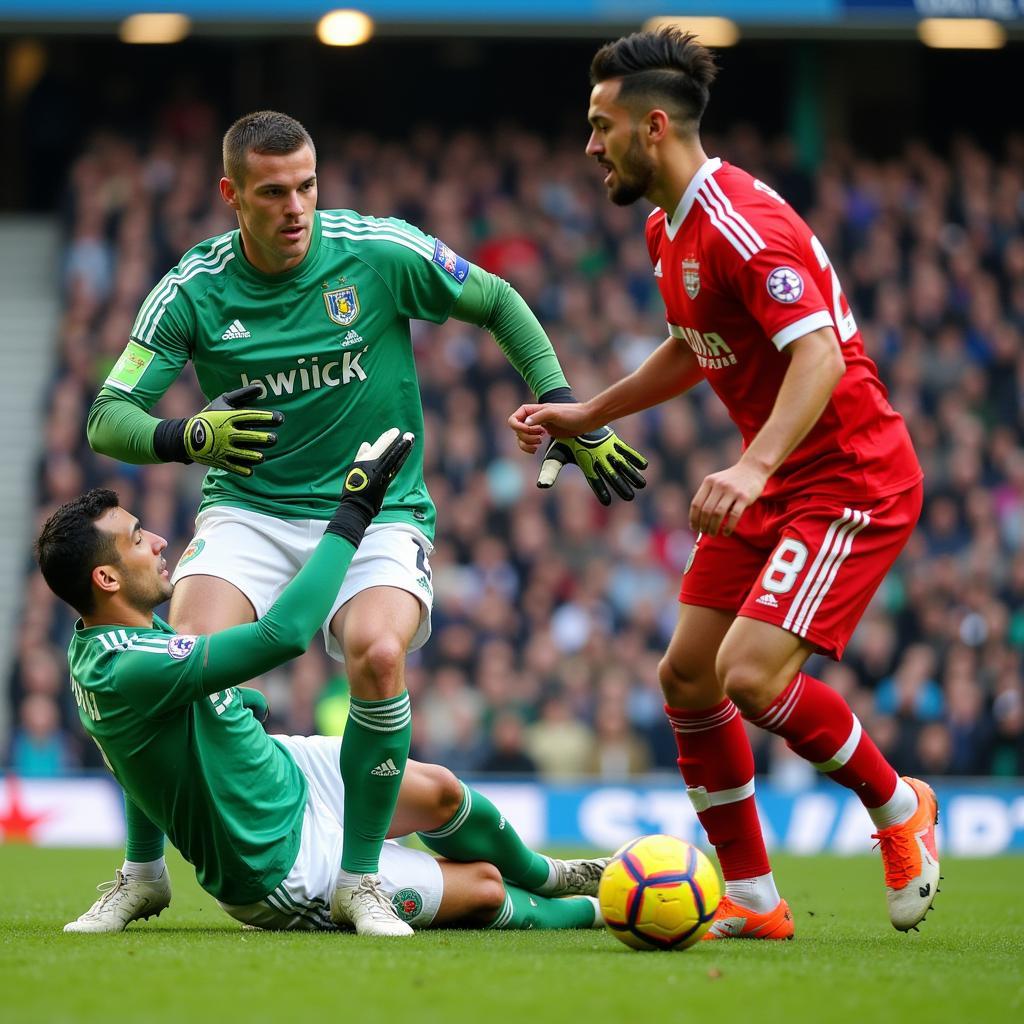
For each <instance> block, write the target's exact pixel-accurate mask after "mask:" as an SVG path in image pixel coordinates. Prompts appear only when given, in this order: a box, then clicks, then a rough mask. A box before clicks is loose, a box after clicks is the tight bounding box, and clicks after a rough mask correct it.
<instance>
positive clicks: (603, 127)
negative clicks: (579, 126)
mask: <svg viewBox="0 0 1024 1024" xmlns="http://www.w3.org/2000/svg"><path fill="white" fill-rule="evenodd" d="M620 85H621V83H620V82H619V80H618V79H611V80H609V81H607V82H598V84H597V85H595V86H594V88H593V90H592V91H591V93H590V112H589V114H588V120H589V121H590V129H591V131H590V139H589V141H588V142H587V156H592V157H594V159H596V160H597V162H598V163H599V164H600V165H601V167H602V168H604V170H605V171H606V172H607V174H606V175H605V179H604V184H605V188H607V189H608V198H609V199H610V200H611V201H612V202H613V203H616V204H617V205H619V206H628V205H629V204H630V203H635V202H636V201H637V200H638V199H641V198H643V197H644V196H645V195H647V193H648V192H650V190H651V189H652V187H653V186H654V179H655V163H654V160H653V159H652V158H651V156H650V155H649V154H648V153H647V152H646V151H645V149H644V147H643V145H642V144H641V142H640V133H639V131H638V130H637V127H636V125H635V124H634V121H633V117H632V115H631V114H630V111H629V110H628V109H627V108H626V107H624V106H622V105H621V104H619V103H617V102H616V98H617V97H618V94H619V88H620Z"/></svg>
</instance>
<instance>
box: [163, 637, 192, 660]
mask: <svg viewBox="0 0 1024 1024" xmlns="http://www.w3.org/2000/svg"><path fill="white" fill-rule="evenodd" d="M195 646H196V637H194V636H185V635H182V636H172V637H171V639H170V640H168V641H167V653H168V654H169V655H170V656H171V657H172V658H174V659H175V660H177V661H181V659H182V658H187V657H188V656H189V655H190V654H191V653H192V651H193V650H194V648H195Z"/></svg>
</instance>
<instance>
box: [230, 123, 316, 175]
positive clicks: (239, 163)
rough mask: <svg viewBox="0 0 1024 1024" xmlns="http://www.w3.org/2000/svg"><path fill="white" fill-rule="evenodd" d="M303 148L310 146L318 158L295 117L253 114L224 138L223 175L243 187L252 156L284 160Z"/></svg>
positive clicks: (308, 136)
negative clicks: (241, 184) (278, 156)
mask: <svg viewBox="0 0 1024 1024" xmlns="http://www.w3.org/2000/svg"><path fill="white" fill-rule="evenodd" d="M303 146H309V148H310V149H311V150H312V152H313V156H314V157H315V156H316V146H314V145H313V139H312V138H311V137H310V134H309V132H307V131H306V129H305V128H303V127H302V125H301V124H299V122H298V121H296V120H295V118H294V117H289V116H288V115H287V114H281V113H279V112H278V111H276V110H256V111H253V113H251V114H245V115H244V116H243V117H240V118H239V119H238V120H237V121H236V122H235V123H234V124H233V125H232V126H231V127H230V128H229V129H228V130H227V132H226V133H225V135H224V146H223V152H224V175H225V177H227V178H230V179H231V180H232V181H235V182H239V183H241V182H242V181H244V180H245V170H246V167H247V165H248V160H249V154H250V153H271V154H277V155H280V156H284V155H286V154H288V153H294V152H295V151H296V150H297V149H301V148H302V147H303Z"/></svg>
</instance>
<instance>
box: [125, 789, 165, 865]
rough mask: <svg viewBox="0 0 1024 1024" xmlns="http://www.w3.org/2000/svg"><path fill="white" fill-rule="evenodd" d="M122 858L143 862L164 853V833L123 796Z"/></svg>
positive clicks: (131, 801)
mask: <svg viewBox="0 0 1024 1024" xmlns="http://www.w3.org/2000/svg"><path fill="white" fill-rule="evenodd" d="M124 830H125V841H124V859H125V860H131V861H136V862H138V863H140V864H145V863H147V862H148V861H153V860H159V859H160V858H161V857H162V856H163V855H164V834H163V832H161V831H160V829H158V828H157V827H156V825H154V824H153V823H152V822H151V821H150V820H149V818H147V817H146V815H145V814H143V813H142V811H141V810H140V809H139V808H138V807H137V806H136V805H135V802H134V801H133V800H130V799H129V798H128V796H127V795H126V796H125V798H124Z"/></svg>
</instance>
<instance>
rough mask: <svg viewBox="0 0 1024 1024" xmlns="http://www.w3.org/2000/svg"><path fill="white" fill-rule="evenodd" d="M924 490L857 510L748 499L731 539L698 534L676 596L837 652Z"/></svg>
mask: <svg viewBox="0 0 1024 1024" xmlns="http://www.w3.org/2000/svg"><path fill="white" fill-rule="evenodd" d="M923 494H924V488H923V486H922V485H921V484H917V485H915V486H914V487H912V488H910V489H909V490H907V491H903V492H902V493H900V494H894V495H891V496H890V497H888V498H879V499H877V500H876V501H873V502H870V503H866V504H863V505H860V506H858V507H857V508H853V507H851V506H850V505H848V504H846V503H844V502H843V501H842V499H839V498H815V497H806V498H800V499H791V500H789V501H784V502H780V501H757V502H755V503H754V504H753V505H752V506H751V507H750V508H748V509H747V510H746V512H744V513H743V515H742V516H741V517H740V521H739V524H738V526H737V527H736V531H735V532H734V533H733V535H732V536H731V537H723V536H721V534H719V536H717V537H708V536H705V535H704V534H700V535H699V536H698V537H697V541H696V543H695V544H694V546H693V551H692V552H691V554H690V558H689V561H688V562H687V564H686V568H685V569H684V570H683V583H682V587H681V589H680V591H679V600H680V601H681V602H683V603H684V604H693V605H698V606H700V607H703V608H722V609H726V610H728V611H734V612H736V614H738V615H744V616H746V617H747V618H751V619H760V620H761V621H762V622H770V623H771V624H772V625H773V626H779V627H781V628H782V629H786V630H789V632H791V633H795V634H796V635H797V636H801V637H806V638H807V639H808V640H809V641H810V642H811V643H813V644H814V645H815V646H816V647H818V648H819V649H820V650H822V651H824V652H825V653H826V654H830V655H831V656H832V657H833V658H837V659H838V658H840V657H842V654H843V649H844V648H845V647H846V644H847V641H848V640H849V639H850V636H851V634H852V633H853V631H854V629H855V628H856V626H857V623H858V622H859V621H860V617H861V615H863V614H864V609H865V608H867V606H868V602H869V601H870V600H871V598H872V595H873V594H874V593H875V591H876V590H877V589H878V586H879V584H880V583H881V582H882V580H883V579H884V578H885V574H886V573H887V572H888V571H889V569H890V567H891V566H892V564H893V562H895V561H896V558H897V556H898V555H899V553H900V551H902V550H903V545H904V544H906V542H907V540H908V539H909V537H910V535H911V533H913V531H914V525H915V524H916V523H917V517H918V516H919V515H920V513H921V502H922V498H923Z"/></svg>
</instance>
